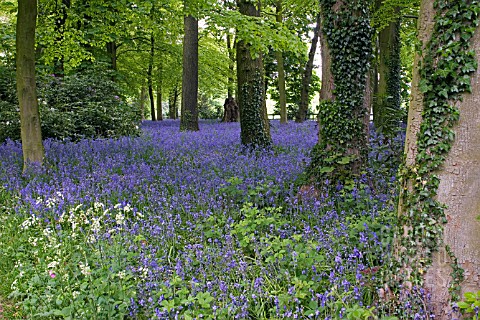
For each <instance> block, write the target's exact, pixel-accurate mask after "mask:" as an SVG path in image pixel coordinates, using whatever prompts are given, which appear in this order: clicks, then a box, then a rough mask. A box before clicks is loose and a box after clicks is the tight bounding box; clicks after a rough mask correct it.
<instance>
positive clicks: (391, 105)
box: [373, 20, 400, 133]
mask: <svg viewBox="0 0 480 320" xmlns="http://www.w3.org/2000/svg"><path fill="white" fill-rule="evenodd" d="M378 55H379V56H378V69H377V70H378V86H377V92H376V99H375V104H374V108H373V122H374V124H375V127H376V128H377V129H379V130H380V131H382V132H385V133H392V132H390V131H392V130H391V129H393V127H395V126H396V124H397V123H398V121H396V120H397V119H395V110H399V109H400V20H397V21H394V22H391V23H390V24H389V25H388V26H387V27H386V28H384V29H383V30H381V31H380V33H379V34H378ZM398 120H400V119H398ZM384 129H385V130H384Z"/></svg>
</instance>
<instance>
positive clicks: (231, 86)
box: [227, 33, 235, 99]
mask: <svg viewBox="0 0 480 320" xmlns="http://www.w3.org/2000/svg"><path fill="white" fill-rule="evenodd" d="M233 42H235V41H233ZM227 50H228V86H227V99H230V98H233V90H235V79H234V76H235V51H234V48H233V46H232V36H231V35H230V33H227Z"/></svg>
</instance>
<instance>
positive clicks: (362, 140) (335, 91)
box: [306, 0, 373, 186]
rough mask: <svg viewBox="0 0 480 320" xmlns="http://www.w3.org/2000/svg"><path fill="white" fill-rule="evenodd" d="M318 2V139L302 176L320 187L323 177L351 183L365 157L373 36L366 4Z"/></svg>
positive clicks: (330, 183) (331, 182) (332, 184)
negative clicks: (320, 68) (320, 71)
mask: <svg viewBox="0 0 480 320" xmlns="http://www.w3.org/2000/svg"><path fill="white" fill-rule="evenodd" d="M321 3H322V8H321V28H320V29H321V36H319V37H320V38H321V45H322V88H321V91H320V97H321V101H320V108H319V116H318V120H319V126H318V127H319V132H318V134H319V139H318V143H317V145H316V146H315V147H314V149H313V150H312V152H311V159H312V160H311V162H310V165H309V167H308V168H307V170H306V175H307V177H308V178H309V179H310V181H309V183H316V184H319V185H321V184H323V183H324V182H325V181H327V180H328V181H329V185H330V186H336V185H337V183H340V184H342V185H344V184H345V183H349V184H351V183H352V181H354V178H355V177H358V176H359V174H360V173H361V172H362V169H363V168H364V166H365V164H366V160H367V155H368V145H367V142H368V140H367V133H368V131H367V129H368V128H367V126H366V122H367V120H368V114H369V110H368V109H367V108H366V104H368V103H369V99H368V96H366V92H367V91H368V88H367V87H368V72H369V70H370V63H371V61H370V60H371V52H372V51H371V50H372V48H371V37H372V35H373V34H372V29H371V27H370V15H369V5H368V3H367V2H362V1H360V2H355V5H354V4H353V3H349V2H344V1H342V0H338V1H334V2H329V1H322V2H321ZM319 25H320V23H319ZM345 34H352V35H355V36H350V37H345V36H344V35H345ZM357 48H362V50H358V49H357ZM352 61H353V62H355V63H352Z"/></svg>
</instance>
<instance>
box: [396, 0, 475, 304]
mask: <svg viewBox="0 0 480 320" xmlns="http://www.w3.org/2000/svg"><path fill="white" fill-rule="evenodd" d="M435 10H436V16H435V20H434V21H435V28H434V31H433V34H432V35H431V39H430V41H429V43H428V45H427V49H426V51H425V52H424V54H425V57H424V61H423V64H422V68H421V81H420V84H419V86H420V90H421V91H422V93H423V98H424V100H423V113H422V123H421V126H420V132H419V134H418V140H417V146H418V153H417V156H416V159H415V165H413V166H406V165H405V166H404V167H403V168H402V170H401V181H400V182H401V184H402V188H403V195H402V204H403V206H404V208H403V214H402V215H401V216H400V219H401V220H400V223H399V226H400V227H401V228H404V227H407V228H409V229H411V230H410V231H409V233H408V235H406V236H404V237H402V239H401V245H402V246H403V247H404V248H405V249H406V251H405V253H406V254H405V255H403V258H402V259H401V261H400V264H401V265H408V266H412V268H413V274H412V275H411V276H410V279H411V280H412V281H415V282H420V283H421V282H422V279H423V277H422V270H424V269H425V268H426V267H428V266H430V265H431V262H432V261H431V254H432V252H434V251H435V250H437V248H438V245H439V243H440V241H441V239H442V235H443V225H444V223H446V222H447V219H446V217H445V213H444V208H445V206H444V205H443V204H442V203H439V202H438V201H437V200H436V196H437V190H438V187H439V184H440V179H439V178H438V175H437V174H436V171H437V170H438V169H439V168H440V167H441V165H442V164H443V162H444V160H445V158H446V156H447V154H448V152H449V150H450V148H451V145H452V143H453V140H454V137H455V133H454V131H453V129H452V127H453V126H454V125H455V124H456V123H457V121H458V119H459V112H458V109H457V108H456V106H455V102H457V101H460V100H461V99H462V95H463V94H464V93H467V92H471V84H470V78H471V75H472V73H473V72H475V71H476V70H477V67H478V65H477V62H476V61H475V53H474V50H473V48H472V47H471V38H472V36H473V34H474V33H475V30H476V29H477V27H478V24H479V15H480V5H479V2H478V1H471V2H464V1H445V0H438V1H436V2H435ZM402 230H403V229H402ZM401 233H403V231H402V232H401ZM447 253H448V254H449V256H450V259H451V260H452V264H453V265H452V269H453V273H452V275H451V276H452V278H453V281H452V284H451V287H450V292H451V294H452V295H453V297H455V296H456V291H457V289H458V285H459V283H460V282H461V281H462V279H463V272H462V270H461V269H460V267H459V266H458V265H457V259H456V257H455V256H454V255H453V252H451V250H449V248H448V247H447Z"/></svg>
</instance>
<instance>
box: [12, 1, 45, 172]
mask: <svg viewBox="0 0 480 320" xmlns="http://www.w3.org/2000/svg"><path fill="white" fill-rule="evenodd" d="M36 22H37V1H36V0H19V1H18V15H17V27H16V28H17V30H16V35H17V38H16V47H17V58H16V59H17V95H18V103H19V106H20V129H21V139H22V151H23V170H24V171H25V170H26V168H27V167H28V165H29V164H30V163H39V164H42V163H43V158H44V149H43V143H42V131H41V126H40V114H39V110H38V100H37V92H36V88H37V87H36V84H35V28H36Z"/></svg>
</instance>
